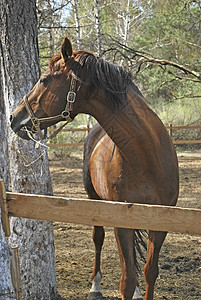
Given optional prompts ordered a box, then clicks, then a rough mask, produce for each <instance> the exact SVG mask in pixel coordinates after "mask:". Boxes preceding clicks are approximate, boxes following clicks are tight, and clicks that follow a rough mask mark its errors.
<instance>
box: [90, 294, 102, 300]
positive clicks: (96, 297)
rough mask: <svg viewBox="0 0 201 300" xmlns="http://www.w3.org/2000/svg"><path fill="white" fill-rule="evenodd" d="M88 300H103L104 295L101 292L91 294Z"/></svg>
mask: <svg viewBox="0 0 201 300" xmlns="http://www.w3.org/2000/svg"><path fill="white" fill-rule="evenodd" d="M88 300H102V294H101V293H100V292H91V293H89V296H88Z"/></svg>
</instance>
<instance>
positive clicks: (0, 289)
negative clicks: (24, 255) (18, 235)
mask: <svg viewBox="0 0 201 300" xmlns="http://www.w3.org/2000/svg"><path fill="white" fill-rule="evenodd" d="M0 46H1V44H0ZM0 66H2V60H1V56H0ZM1 78H2V74H1V68H0V79H1ZM6 133H7V126H6V120H5V106H4V102H3V93H2V85H1V80H0V141H1V143H0V178H1V179H3V180H4V183H5V185H6V187H7V188H8V186H9V185H8V183H9V178H8V175H9V169H8V155H7V153H8V143H7V139H6V137H7V134H6ZM10 262H11V249H10V247H9V245H8V243H7V241H6V238H5V234H4V231H3V228H2V223H1V206H0V300H11V299H15V292H14V289H13V285H12V279H11V272H10Z"/></svg>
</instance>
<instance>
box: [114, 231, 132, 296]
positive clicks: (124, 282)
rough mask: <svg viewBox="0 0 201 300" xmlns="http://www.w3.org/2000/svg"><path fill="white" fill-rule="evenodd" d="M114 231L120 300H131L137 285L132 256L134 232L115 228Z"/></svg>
mask: <svg viewBox="0 0 201 300" xmlns="http://www.w3.org/2000/svg"><path fill="white" fill-rule="evenodd" d="M114 231H115V237H116V240H117V245H118V250H119V257H120V262H121V267H122V276H121V281H120V292H121V295H122V300H132V297H133V294H134V291H135V288H136V285H137V278H136V272H135V265H134V256H133V247H134V245H133V239H134V230H133V229H123V228H115V230H114Z"/></svg>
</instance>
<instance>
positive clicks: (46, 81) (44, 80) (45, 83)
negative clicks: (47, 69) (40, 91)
mask: <svg viewBox="0 0 201 300" xmlns="http://www.w3.org/2000/svg"><path fill="white" fill-rule="evenodd" d="M40 84H42V85H43V86H47V85H48V79H47V78H46V77H41V78H40Z"/></svg>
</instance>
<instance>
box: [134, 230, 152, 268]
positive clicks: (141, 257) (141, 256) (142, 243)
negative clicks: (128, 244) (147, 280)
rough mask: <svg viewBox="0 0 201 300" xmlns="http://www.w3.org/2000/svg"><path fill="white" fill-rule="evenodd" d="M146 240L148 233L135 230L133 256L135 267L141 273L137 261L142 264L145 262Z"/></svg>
mask: <svg viewBox="0 0 201 300" xmlns="http://www.w3.org/2000/svg"><path fill="white" fill-rule="evenodd" d="M147 238H148V232H147V231H146V230H140V229H136V230H135V234H134V247H133V255H134V263H135V267H136V270H137V271H138V272H141V267H140V264H139V261H141V262H143V263H145V262H146V256H145V255H146V252H147ZM145 251H146V252H145Z"/></svg>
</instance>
